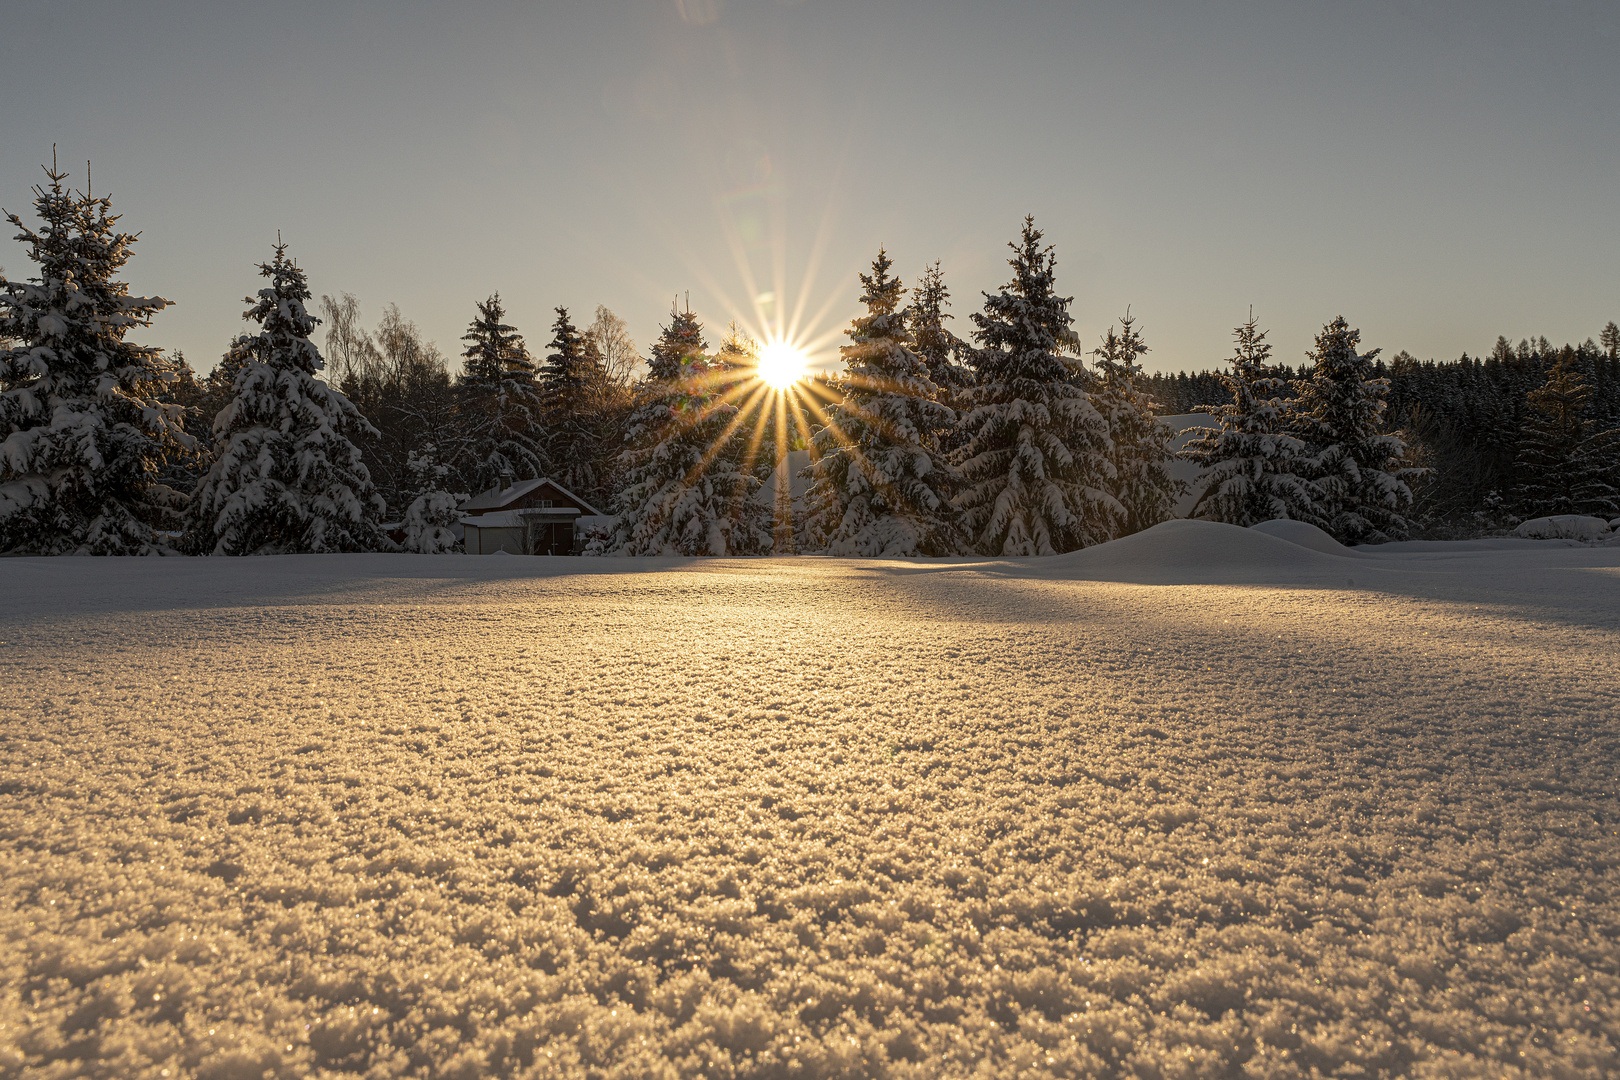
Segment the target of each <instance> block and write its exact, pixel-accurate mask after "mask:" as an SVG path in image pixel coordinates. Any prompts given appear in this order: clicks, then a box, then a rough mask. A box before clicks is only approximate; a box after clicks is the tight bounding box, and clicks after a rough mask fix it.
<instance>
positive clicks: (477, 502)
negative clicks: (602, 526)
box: [461, 476, 601, 514]
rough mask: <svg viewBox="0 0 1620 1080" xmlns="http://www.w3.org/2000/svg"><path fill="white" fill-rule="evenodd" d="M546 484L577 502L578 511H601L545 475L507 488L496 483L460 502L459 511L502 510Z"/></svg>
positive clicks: (593, 512)
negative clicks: (494, 485)
mask: <svg viewBox="0 0 1620 1080" xmlns="http://www.w3.org/2000/svg"><path fill="white" fill-rule="evenodd" d="M546 484H550V485H551V486H552V487H554V488H556V489H557V490H558V491H559V492H561V493H562V494H564V495H566V496H567V497H568V498H569V499H571V500H573V501H574V502H575V503H578V504H579V512H580V513H582V514H600V513H601V511H600V510H598V509H597V508H596V507H594V506H592V505H591V504H590V503H588V502H586V501H585V500H584V499H582V498H580V497H579V496H578V495H575V494H574V493H573V492H572V491H569V490H568V489H567V488H565V487H563V486H562V485H561V484H559V483H557V481H555V480H553V479H551V478H550V477H547V476H542V477H540V478H539V479H538V480H519V481H518V482H517V483H515V484H513V485H512V486H511V487H508V488H503V487H500V486H498V485H497V486H496V487H492V488H490V489H489V490H488V491H484V492H480V493H479V494H477V495H474V496H473V497H472V498H471V499H469V500H467V501H466V502H465V503H462V504H461V512H462V513H463V514H466V513H474V512H476V511H479V510H502V509H505V508H506V507H508V506H511V505H512V504H513V503H515V502H517V501H518V500H519V499H521V498H523V497H524V496H525V495H530V494H532V493H533V492H534V491H535V490H536V489H538V488H540V487H542V486H543V485H546Z"/></svg>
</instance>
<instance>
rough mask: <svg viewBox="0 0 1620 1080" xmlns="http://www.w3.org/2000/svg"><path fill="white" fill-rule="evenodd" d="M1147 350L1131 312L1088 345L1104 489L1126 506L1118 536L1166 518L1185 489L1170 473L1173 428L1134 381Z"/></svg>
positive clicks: (1173, 509) (1145, 527) (1092, 401)
mask: <svg viewBox="0 0 1620 1080" xmlns="http://www.w3.org/2000/svg"><path fill="white" fill-rule="evenodd" d="M1147 351H1148V348H1147V345H1146V344H1145V343H1144V342H1143V341H1142V335H1141V333H1140V332H1138V330H1137V329H1136V320H1135V319H1134V318H1133V317H1132V316H1131V313H1130V312H1129V311H1126V312H1125V315H1124V317H1123V318H1121V319H1120V321H1119V333H1117V334H1116V333H1115V332H1114V328H1113V327H1112V326H1110V327H1109V328H1108V333H1107V334H1105V335H1104V336H1103V341H1102V347H1101V348H1098V349H1094V350H1092V355H1093V356H1095V357H1096V358H1097V371H1096V378H1095V380H1094V382H1093V384H1092V385H1093V389H1092V391H1091V403H1092V405H1093V406H1094V407H1095V408H1096V410H1097V412H1098V413H1099V414H1101V416H1102V418H1103V422H1104V423H1105V424H1107V425H1108V442H1109V449H1108V460H1109V462H1110V464H1112V465H1113V476H1112V477H1111V478H1110V479H1109V480H1108V483H1107V489H1108V492H1109V494H1111V495H1113V496H1114V498H1115V499H1116V500H1118V502H1119V504H1120V506H1122V507H1124V509H1125V517H1124V521H1123V522H1122V523H1121V527H1120V533H1121V535H1128V534H1130V533H1135V532H1141V531H1142V530H1143V529H1148V528H1152V527H1153V526H1154V525H1157V524H1158V523H1159V522H1161V521H1163V520H1165V519H1166V518H1168V517H1170V515H1171V514H1173V513H1174V512H1175V509H1176V500H1177V499H1178V498H1180V496H1181V494H1182V492H1183V491H1185V490H1186V486H1185V484H1184V483H1183V482H1182V481H1180V480H1178V479H1176V478H1175V477H1173V476H1171V475H1170V469H1169V463H1170V461H1171V460H1172V459H1173V458H1174V457H1175V453H1174V452H1173V451H1172V450H1171V449H1170V440H1171V438H1172V437H1173V436H1174V432H1172V431H1171V430H1170V428H1169V427H1168V426H1166V425H1165V424H1164V423H1163V422H1162V421H1160V420H1158V419H1157V418H1156V417H1155V416H1154V415H1153V414H1154V403H1153V399H1152V398H1151V397H1149V396H1148V394H1147V393H1145V392H1144V391H1143V390H1142V389H1141V388H1140V387H1138V386H1137V384H1136V378H1137V376H1138V375H1140V374H1141V373H1142V366H1141V365H1140V364H1138V363H1137V362H1136V360H1137V357H1139V356H1141V355H1142V354H1143V353H1145V352H1147Z"/></svg>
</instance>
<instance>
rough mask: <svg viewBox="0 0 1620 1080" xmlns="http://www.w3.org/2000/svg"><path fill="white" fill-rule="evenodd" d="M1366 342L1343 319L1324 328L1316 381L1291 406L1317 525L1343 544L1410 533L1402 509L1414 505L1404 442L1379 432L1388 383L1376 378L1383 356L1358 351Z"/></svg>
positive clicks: (1318, 348) (1317, 354)
mask: <svg viewBox="0 0 1620 1080" xmlns="http://www.w3.org/2000/svg"><path fill="white" fill-rule="evenodd" d="M1360 343H1361V331H1359V330H1352V329H1351V328H1350V324H1349V323H1347V322H1345V320H1344V318H1343V317H1342V316H1341V317H1339V318H1337V319H1334V320H1333V321H1332V322H1330V323H1328V324H1327V325H1326V326H1324V327H1323V328H1322V332H1321V333H1320V334H1318V335H1317V337H1316V348H1315V349H1314V350H1312V352H1311V353H1310V354H1309V355H1310V357H1311V359H1312V360H1313V361H1314V362H1315V363H1314V366H1313V367H1312V370H1311V377H1310V378H1309V379H1308V380H1306V381H1305V382H1304V383H1303V385H1302V386H1301V387H1300V392H1299V397H1298V399H1297V400H1295V401H1293V402H1291V403H1290V404H1291V406H1292V411H1293V425H1294V430H1293V431H1292V432H1291V434H1294V435H1296V436H1298V437H1299V438H1300V439H1301V440H1303V441H1304V443H1305V447H1306V454H1307V457H1306V459H1305V461H1306V465H1305V468H1306V469H1308V476H1309V479H1310V480H1311V481H1312V483H1314V484H1315V486H1316V489H1317V492H1318V497H1317V523H1318V524H1319V525H1321V527H1322V528H1324V529H1326V530H1327V531H1328V532H1330V533H1332V534H1333V536H1334V537H1335V538H1336V539H1338V540H1339V541H1341V542H1342V543H1347V544H1368V543H1375V544H1376V543H1383V542H1384V541H1387V540H1399V539H1401V538H1402V537H1403V536H1405V535H1406V531H1407V522H1406V519H1405V518H1404V517H1403V516H1402V515H1401V511H1402V510H1403V509H1405V508H1406V507H1408V506H1410V505H1411V503H1412V490H1411V488H1409V487H1408V486H1407V480H1408V479H1410V478H1412V477H1414V476H1415V475H1416V473H1417V471H1416V470H1413V469H1410V468H1406V467H1404V466H1403V465H1402V464H1401V459H1402V458H1403V457H1404V455H1405V453H1406V444H1405V443H1404V442H1403V441H1402V440H1401V439H1400V437H1399V436H1396V435H1389V434H1383V433H1381V432H1380V431H1379V427H1380V426H1381V422H1382V420H1383V417H1384V408H1385V402H1384V398H1385V396H1386V395H1387V394H1388V392H1389V380H1388V379H1381V378H1377V377H1376V375H1375V369H1374V367H1373V360H1374V359H1375V358H1376V357H1377V356H1378V350H1377V349H1374V350H1372V351H1371V352H1368V353H1359V352H1357V351H1356V348H1357V346H1358V345H1359V344H1360Z"/></svg>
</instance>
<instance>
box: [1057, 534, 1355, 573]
mask: <svg viewBox="0 0 1620 1080" xmlns="http://www.w3.org/2000/svg"><path fill="white" fill-rule="evenodd" d="M1307 527H1308V526H1307ZM1324 536H1325V534H1324ZM1329 542H1330V543H1331V542H1332V541H1331V540H1329ZM1335 546H1336V545H1335ZM1339 550H1340V551H1344V550H1345V549H1343V548H1340V549H1339ZM1347 555H1348V553H1347V552H1346V554H1345V555H1336V554H1331V553H1325V552H1323V551H1320V550H1316V549H1315V548H1313V547H1311V546H1305V545H1302V544H1300V543H1298V542H1295V541H1293V540H1285V539H1283V538H1281V537H1279V536H1275V535H1271V534H1270V533H1267V532H1264V531H1261V530H1259V529H1243V528H1239V527H1238V526H1236V525H1223V524H1221V523H1219V522H1214V521H1193V520H1188V519H1177V520H1173V521H1165V522H1161V523H1159V524H1158V525H1155V526H1153V528H1151V529H1145V530H1143V531H1142V532H1139V533H1136V534H1134V535H1132V536H1126V537H1122V538H1121V539H1118V540H1111V541H1109V542H1108V543H1106V544H1098V545H1097V546H1096V547H1090V548H1085V549H1083V550H1081V551H1074V552H1070V553H1069V554H1067V555H1057V556H1054V557H1052V559H1051V560H1049V562H1048V568H1049V569H1050V570H1051V571H1055V572H1056V573H1054V574H1053V575H1052V576H1061V577H1066V578H1082V579H1089V580H1093V581H1120V582H1131V583H1135V584H1139V585H1195V584H1210V585H1216V584H1221V585H1231V584H1272V583H1282V582H1290V581H1297V580H1300V579H1301V578H1309V579H1311V580H1313V581H1328V582H1334V583H1337V582H1338V581H1339V579H1340V577H1341V574H1342V572H1343V571H1344V570H1345V569H1351V570H1356V569H1361V567H1360V566H1359V565H1358V564H1357V563H1356V562H1354V561H1353V560H1352V559H1351V558H1348V557H1347Z"/></svg>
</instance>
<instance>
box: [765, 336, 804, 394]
mask: <svg viewBox="0 0 1620 1080" xmlns="http://www.w3.org/2000/svg"><path fill="white" fill-rule="evenodd" d="M808 365H809V357H807V356H805V355H804V352H803V350H801V349H800V348H799V347H798V346H797V345H794V344H793V343H792V342H791V341H772V342H769V343H767V344H766V345H765V347H764V348H762V349H760V350H759V368H758V371H759V377H760V379H761V380H762V381H763V382H764V383H765V385H767V386H769V387H770V388H771V389H773V390H786V389H787V388H788V387H790V386H792V385H793V384H794V383H796V382H798V381H799V380H800V379H802V378H804V373H805V368H806V367H807V366H808Z"/></svg>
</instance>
